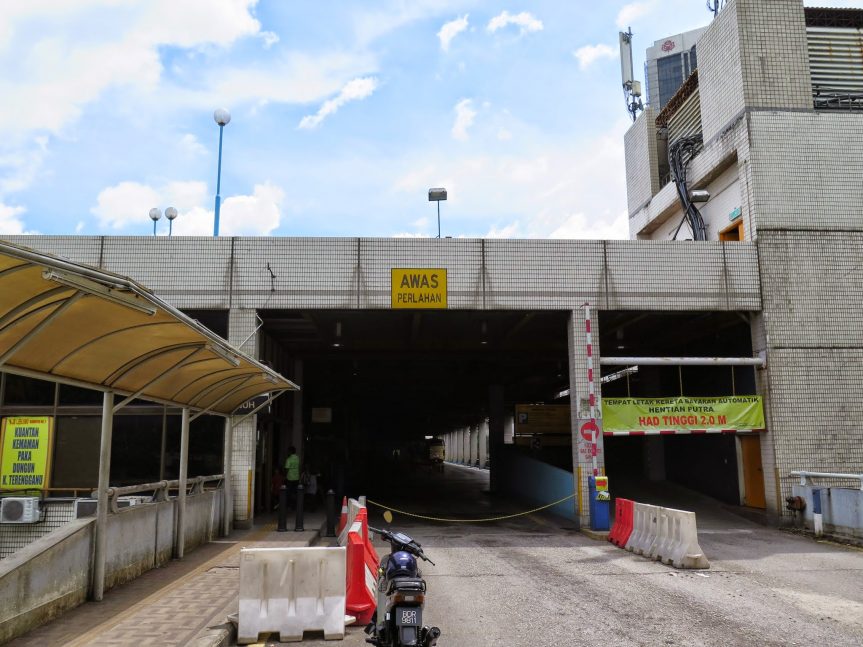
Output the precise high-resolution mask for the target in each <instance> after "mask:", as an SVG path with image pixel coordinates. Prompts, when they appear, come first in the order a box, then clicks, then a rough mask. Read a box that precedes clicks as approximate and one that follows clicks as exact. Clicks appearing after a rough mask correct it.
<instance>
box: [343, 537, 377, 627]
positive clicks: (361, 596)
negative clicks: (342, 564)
mask: <svg viewBox="0 0 863 647" xmlns="http://www.w3.org/2000/svg"><path fill="white" fill-rule="evenodd" d="M366 552H367V551H366V542H365V541H364V540H363V538H362V537H360V535H359V533H355V532H351V533H348V545H347V578H348V581H347V594H346V600H345V608H346V609H347V612H348V614H349V615H352V616H355V617H356V619H357V625H360V626H361V625H366V624H368V623H369V622H371V619H372V616H373V615H374V612H375V605H376V604H377V601H376V600H375V589H376V586H377V582H376V577H375V573H376V571H377V566H375V568H374V569H369V567H368V563H367V559H366Z"/></svg>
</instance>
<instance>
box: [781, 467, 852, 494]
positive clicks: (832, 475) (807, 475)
mask: <svg viewBox="0 0 863 647" xmlns="http://www.w3.org/2000/svg"><path fill="white" fill-rule="evenodd" d="M791 476H799V477H800V485H810V479H813V478H824V479H850V480H852V481H858V482H859V483H860V489H861V490H863V474H839V473H837V472H804V471H798V472H791ZM812 485H814V483H813V484H812Z"/></svg>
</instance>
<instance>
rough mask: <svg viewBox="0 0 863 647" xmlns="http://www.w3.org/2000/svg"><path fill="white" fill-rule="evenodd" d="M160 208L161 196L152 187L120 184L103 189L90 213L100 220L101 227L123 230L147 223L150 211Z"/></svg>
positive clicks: (136, 183)
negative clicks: (133, 225) (132, 225)
mask: <svg viewBox="0 0 863 647" xmlns="http://www.w3.org/2000/svg"><path fill="white" fill-rule="evenodd" d="M158 206H159V194H158V192H157V191H156V190H155V189H153V188H152V187H150V186H147V185H145V184H141V183H139V182H120V183H119V184H116V185H114V186H110V187H108V188H106V189H103V190H102V191H101V192H100V193H99V195H98V196H97V198H96V206H95V207H93V208H92V209H90V211H92V212H93V213H94V214H95V215H96V217H97V218H98V220H99V226H100V227H108V228H110V229H123V228H125V227H128V226H129V225H131V224H133V223H142V222H144V223H145V222H146V218H147V213H149V211H150V209H152V208H153V207H158Z"/></svg>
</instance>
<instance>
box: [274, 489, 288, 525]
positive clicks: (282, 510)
mask: <svg viewBox="0 0 863 647" xmlns="http://www.w3.org/2000/svg"><path fill="white" fill-rule="evenodd" d="M276 530H278V531H279V532H287V531H288V486H287V485H282V486H281V487H280V488H279V527H278V528H276Z"/></svg>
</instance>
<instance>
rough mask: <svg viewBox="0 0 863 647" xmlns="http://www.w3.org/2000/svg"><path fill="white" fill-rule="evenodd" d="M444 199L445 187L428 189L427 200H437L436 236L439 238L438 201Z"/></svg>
mask: <svg viewBox="0 0 863 647" xmlns="http://www.w3.org/2000/svg"><path fill="white" fill-rule="evenodd" d="M441 200H446V189H444V188H443V187H438V188H436V189H429V202H437V237H438V238H440V203H441Z"/></svg>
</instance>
